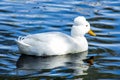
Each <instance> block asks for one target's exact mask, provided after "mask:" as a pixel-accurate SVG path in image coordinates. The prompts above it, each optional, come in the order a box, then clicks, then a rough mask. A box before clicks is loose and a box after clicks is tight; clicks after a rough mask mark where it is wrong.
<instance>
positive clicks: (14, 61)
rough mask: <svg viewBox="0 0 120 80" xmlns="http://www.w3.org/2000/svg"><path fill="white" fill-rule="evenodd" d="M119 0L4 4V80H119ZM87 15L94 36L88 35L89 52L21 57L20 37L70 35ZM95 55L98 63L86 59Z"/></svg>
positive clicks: (0, 66)
mask: <svg viewBox="0 0 120 80" xmlns="http://www.w3.org/2000/svg"><path fill="white" fill-rule="evenodd" d="M119 4H120V1H119V0H114V1H113V0H102V1H101V0H64V1H62V0H61V1H60V0H21V1H20V0H1V2H0V79H1V80H5V79H8V80H14V79H20V80H22V79H23V80H25V79H29V80H35V79H36V80H119V79H120V58H119V57H120V52H119V51H120V6H119ZM79 15H80V16H85V17H86V19H87V20H88V21H89V22H90V24H91V28H92V30H93V31H94V32H95V33H96V34H97V36H96V37H93V36H90V35H86V38H87V40H88V42H89V50H88V51H86V52H83V53H78V54H69V55H63V56H51V57H34V56H27V55H21V54H19V53H18V49H17V45H16V42H15V40H16V39H17V38H18V37H19V36H25V35H28V34H35V33H41V32H48V31H60V32H64V33H66V34H68V35H69V34H70V30H71V26H72V24H73V19H74V18H75V17H77V16H79ZM90 56H94V57H95V60H94V65H92V66H89V65H88V64H87V63H85V62H84V61H83V59H85V58H89V57H90Z"/></svg>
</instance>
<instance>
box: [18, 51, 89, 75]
mask: <svg viewBox="0 0 120 80" xmlns="http://www.w3.org/2000/svg"><path fill="white" fill-rule="evenodd" d="M87 54H88V51H85V52H82V53H76V54H67V55H61V56H49V57H36V56H29V55H21V56H20V57H19V59H18V61H17V63H16V67H17V68H18V69H19V70H30V69H31V70H43V69H50V70H54V69H56V68H57V69H58V68H60V67H66V68H68V69H73V70H74V74H81V75H83V71H85V70H87V69H88V65H85V64H84V61H83V60H84V59H86V56H87Z"/></svg>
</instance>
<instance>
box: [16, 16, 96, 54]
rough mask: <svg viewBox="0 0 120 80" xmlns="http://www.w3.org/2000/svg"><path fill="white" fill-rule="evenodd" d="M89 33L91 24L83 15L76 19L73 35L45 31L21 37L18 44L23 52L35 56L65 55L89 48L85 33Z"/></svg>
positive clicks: (72, 30) (90, 32)
mask: <svg viewBox="0 0 120 80" xmlns="http://www.w3.org/2000/svg"><path fill="white" fill-rule="evenodd" d="M86 33H89V34H91V35H93V36H95V33H93V32H92V30H90V24H89V23H88V21H86V19H85V18H84V17H83V16H78V17H76V18H75V19H74V24H73V26H72V29H71V35H67V34H64V33H61V32H45V33H38V34H32V35H27V36H25V37H19V38H18V40H17V45H18V48H19V50H20V52H21V53H23V54H27V55H35V56H50V55H63V54H67V53H78V52H83V51H86V50H88V42H87V40H86V38H85V37H84V35H85V34H86Z"/></svg>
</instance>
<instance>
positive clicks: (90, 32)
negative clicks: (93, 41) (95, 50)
mask: <svg viewBox="0 0 120 80" xmlns="http://www.w3.org/2000/svg"><path fill="white" fill-rule="evenodd" d="M88 34H90V35H92V36H96V34H95V33H94V32H93V31H92V30H90V31H89V32H88Z"/></svg>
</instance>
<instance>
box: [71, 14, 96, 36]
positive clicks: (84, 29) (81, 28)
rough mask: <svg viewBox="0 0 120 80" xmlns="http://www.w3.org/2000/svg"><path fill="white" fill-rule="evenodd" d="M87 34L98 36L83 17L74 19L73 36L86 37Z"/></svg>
mask: <svg viewBox="0 0 120 80" xmlns="http://www.w3.org/2000/svg"><path fill="white" fill-rule="evenodd" d="M86 33H89V34H90V35H92V36H96V34H95V33H94V32H93V31H92V30H91V29H90V24H89V23H88V21H87V20H86V19H85V17H83V16H78V17H76V18H75V19H74V25H73V27H72V30H71V35H72V36H84V35H85V34H86Z"/></svg>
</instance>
